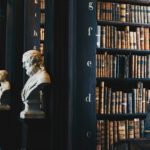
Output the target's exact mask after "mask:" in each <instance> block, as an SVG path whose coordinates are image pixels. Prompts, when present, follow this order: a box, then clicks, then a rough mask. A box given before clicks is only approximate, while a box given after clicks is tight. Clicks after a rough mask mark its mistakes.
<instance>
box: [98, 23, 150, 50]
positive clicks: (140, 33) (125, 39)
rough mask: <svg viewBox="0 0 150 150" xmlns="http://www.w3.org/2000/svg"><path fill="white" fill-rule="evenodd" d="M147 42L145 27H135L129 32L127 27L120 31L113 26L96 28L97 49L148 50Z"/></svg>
mask: <svg viewBox="0 0 150 150" xmlns="http://www.w3.org/2000/svg"><path fill="white" fill-rule="evenodd" d="M149 41H150V33H149V28H146V27H145V28H144V27H136V28H135V29H134V31H130V27H129V26H126V27H125V28H123V29H122V30H120V29H118V28H117V27H115V26H108V25H106V26H100V25H98V26H97V47H98V48H119V49H133V50H134V49H138V50H149V49H150V47H149Z"/></svg>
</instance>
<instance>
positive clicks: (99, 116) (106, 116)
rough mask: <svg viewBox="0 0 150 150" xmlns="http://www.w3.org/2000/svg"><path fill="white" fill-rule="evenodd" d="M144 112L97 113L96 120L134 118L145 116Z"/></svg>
mask: <svg viewBox="0 0 150 150" xmlns="http://www.w3.org/2000/svg"><path fill="white" fill-rule="evenodd" d="M145 117H146V113H138V114H103V115H102V114H97V120H127V119H134V118H145Z"/></svg>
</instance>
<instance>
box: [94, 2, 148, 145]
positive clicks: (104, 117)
mask: <svg viewBox="0 0 150 150" xmlns="http://www.w3.org/2000/svg"><path fill="white" fill-rule="evenodd" d="M97 1H100V2H112V3H120V4H122V3H123V4H133V5H143V6H144V5H150V1H149V0H136V1H134V0H97ZM97 25H111V26H116V27H119V26H122V27H124V26H131V27H140V26H143V27H148V28H149V27H150V24H148V23H147V24H145V23H130V22H120V21H107V20H97ZM105 52H107V53H108V54H124V55H128V54H129V55H133V54H138V55H149V54H150V50H138V49H134V50H131V49H118V48H96V53H97V54H100V53H105ZM96 81H97V85H99V84H100V82H101V81H106V82H112V84H114V85H116V83H122V82H126V83H127V84H130V83H131V84H135V83H137V82H139V81H142V82H143V83H145V84H147V85H148V83H149V82H150V79H149V78H125V79H120V78H109V77H108V78H105V77H97V79H96ZM145 117H146V113H137V114H134V113H133V114H97V120H105V121H106V120H114V118H115V120H127V119H134V118H141V119H145ZM120 142H121V141H120Z"/></svg>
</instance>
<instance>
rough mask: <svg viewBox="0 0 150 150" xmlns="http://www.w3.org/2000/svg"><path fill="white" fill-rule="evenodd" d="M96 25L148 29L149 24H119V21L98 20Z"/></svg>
mask: <svg viewBox="0 0 150 150" xmlns="http://www.w3.org/2000/svg"><path fill="white" fill-rule="evenodd" d="M97 24H98V25H110V26H116V27H120V26H122V27H123V26H130V27H141V26H143V27H150V24H145V23H132V22H120V21H107V20H99V21H97Z"/></svg>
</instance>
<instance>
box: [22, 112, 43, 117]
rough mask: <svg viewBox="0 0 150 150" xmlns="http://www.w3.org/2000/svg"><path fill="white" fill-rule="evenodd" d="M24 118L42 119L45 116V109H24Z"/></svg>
mask: <svg viewBox="0 0 150 150" xmlns="http://www.w3.org/2000/svg"><path fill="white" fill-rule="evenodd" d="M20 118H22V119H42V118H45V113H44V111H22V112H21V113H20Z"/></svg>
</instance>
